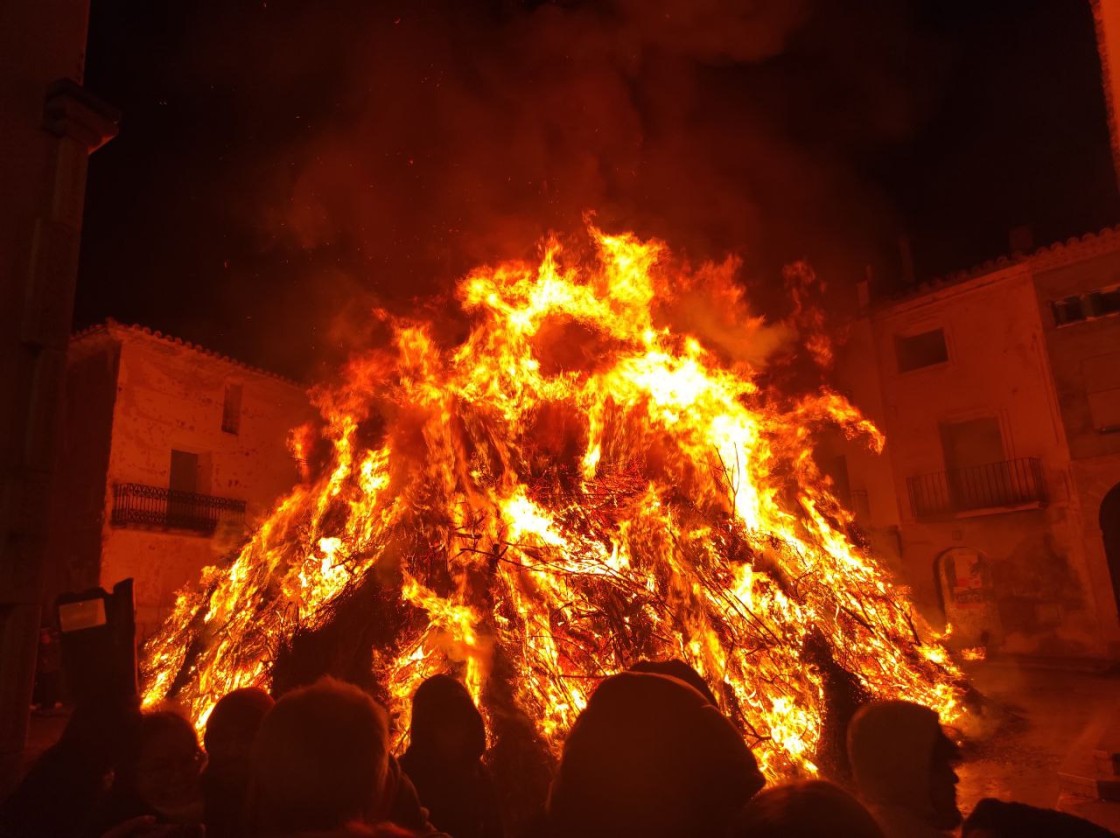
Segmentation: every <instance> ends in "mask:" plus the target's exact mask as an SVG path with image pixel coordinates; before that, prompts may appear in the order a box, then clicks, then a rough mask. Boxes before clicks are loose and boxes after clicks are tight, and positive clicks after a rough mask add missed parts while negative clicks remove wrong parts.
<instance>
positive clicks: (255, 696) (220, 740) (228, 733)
mask: <svg viewBox="0 0 1120 838" xmlns="http://www.w3.org/2000/svg"><path fill="white" fill-rule="evenodd" d="M275 703H276V702H274V701H273V700H272V697H271V696H270V695H269V694H268V693H266V692H265V691H264V690H262V689H258V688H256V687H245V688H243V689H240V690H234V691H233V692H231V693H229V694H227V695H225V696H223V698H222V699H221V701H219V702H218V703H217V704H216V705H214V710H213V711H212V712H211V713H210V718H209V719H207V721H206V734H205V736H204V738H203V743H204V744H205V747H206V755H207V756H208V757H209V759H210V765H209V766H207V767H208V768H209V767H218V766H224V765H227V764H238V765H240V764H242V763H244V764H247V763H248V759H249V752H250V751H251V750H252V747H253V740H254V739H256V738H257V731H258V730H259V729H260V726H261V722H263V721H264V717H265V716H266V715H267V714H268V711H269V710H271V709H272V706H273V705H274V704H275Z"/></svg>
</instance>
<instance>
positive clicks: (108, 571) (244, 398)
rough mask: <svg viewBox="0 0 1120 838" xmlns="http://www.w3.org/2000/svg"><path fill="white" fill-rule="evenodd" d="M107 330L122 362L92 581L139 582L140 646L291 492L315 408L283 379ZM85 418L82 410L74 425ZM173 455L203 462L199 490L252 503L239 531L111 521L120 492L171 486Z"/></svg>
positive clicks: (177, 345) (134, 331)
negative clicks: (178, 600)
mask: <svg viewBox="0 0 1120 838" xmlns="http://www.w3.org/2000/svg"><path fill="white" fill-rule="evenodd" d="M107 332H108V337H107V338H105V339H104V340H105V342H106V343H109V344H112V345H115V347H116V349H115V352H116V353H117V354H118V355H119V363H118V368H117V375H116V377H115V380H114V381H113V382H112V383H111V385H110V386H111V390H112V391H113V392H114V393H115V399H114V400H113V405H112V423H111V428H112V434H111V442H110V443H109V445H108V446H107V452H106V456H105V466H104V469H103V470H102V472H101V486H102V495H101V497H102V501H101V503H102V504H103V507H102V509H103V512H102V515H101V527H100V532H99V536H100V557H99V564H98V566H97V572H96V577H95V581H96V582H97V583H98V584H100V585H101V586H102V587H104V588H106V589H108V588H110V587H112V585H114V584H115V583H116V582H118V581H120V580H121V579H124V578H126V577H130V576H131V577H133V578H134V579H135V598H136V614H137V629H138V633H139V635H140V638H141V639H143V637H144V636H146V635H147V634H149V633H151V632H152V631H153V630H154V629H155V628H156V627H157V626H158V624H159V622H160V621H161V620H162V619H163V618H164V617H165V616H166V614H167V613H168V612H169V610H170V608H171V606H172V605H173V604H174V601H175V594H176V591H178V590H179V589H180V588H182V587H183V586H184V585H187V584H191V583H193V582H194V581H196V580H197V579H198V576H199V573H200V572H201V570H202V569H203V568H204V567H206V566H207V565H210V564H214V563H215V562H218V561H221V560H222V559H223V558H225V557H227V556H229V555H230V554H231V553H232V552H233V551H235V550H236V549H237V547H238V546H239V544H240V542H241V540H242V538H243V536H244V533H245V531H246V529H247V528H249V527H251V526H252V525H253V523H254V522H255V521H256V520H259V519H260V518H261V517H263V516H264V515H265V514H267V512H268V511H269V510H270V509H271V507H272V505H273V504H274V503H275V501H276V500H277V499H278V498H279V497H281V496H282V495H284V494H285V493H286V492H287V491H289V490H290V489H291V488H292V486H294V485H295V483H296V482H297V480H298V473H297V469H296V466H295V463H294V461H293V460H292V457H291V455H290V454H289V452H288V450H287V437H288V433H289V431H290V430H291V429H292V428H293V427H295V426H297V425H299V424H301V423H303V422H305V421H307V420H308V419H309V418H310V417H311V409H310V407H309V405H308V401H307V397H306V394H305V392H304V391H303V389H302V388H300V387H298V386H297V385H295V384H293V383H291V382H289V381H286V380H284V379H280V378H278V377H276V376H272V375H270V374H268V373H265V372H262V371H260V370H255V369H252V368H248V367H245V366H243V365H240V364H238V363H236V362H233V361H231V360H229V359H226V358H222V357H220V356H216V355H213V354H210V353H207V352H205V351H203V350H201V349H199V348H197V347H193V346H191V345H189V344H184V343H182V342H179V341H175V340H172V339H170V338H164V337H160V336H157V335H153V334H151V333H149V332H146V331H144V330H142V329H138V328H130V327H123V326H118V325H116V324H113V325H110V326H109V327H108V329H107ZM87 340H88V339H87ZM83 342H85V341H79V343H83ZM77 371H78V368H77V367H76V366H75V372H77ZM228 385H238V386H240V388H241V396H240V411H239V412H238V418H239V421H238V426H237V432H236V433H231V432H228V431H226V430H223V427H222V425H223V410H224V406H225V399H226V388H227V386H228ZM91 386H93V385H91ZM96 386H101V385H100V384H98V385H96ZM82 421H84V417H83V415H82V411H81V408H80V406H78V405H75V409H74V415H73V417H72V422H76V423H81V422H82ZM173 450H175V451H179V452H184V453H186V454H191V455H195V456H196V457H197V464H198V469H197V480H196V485H195V488H194V491H195V492H197V493H199V494H203V495H209V496H216V497H220V498H230V499H234V500H239V501H244V502H245V503H246V514H245V518H244V526H238V525H237V524H233V525H225V521H224V520H223V524H220V525H219V527H218V528H217V531H216V532H214V533H213V534H212V535H211V534H204V533H197V532H192V531H189V530H186V529H173V528H172V529H167V528H163V527H144V526H139V525H136V524H129V525H127V526H118V525H114V524H113V523H112V514H113V504H114V498H113V487H114V486H116V485H118V484H122V483H137V484H142V485H145V486H151V487H156V488H159V489H167V488H169V486H170V480H171V459H172V451H173Z"/></svg>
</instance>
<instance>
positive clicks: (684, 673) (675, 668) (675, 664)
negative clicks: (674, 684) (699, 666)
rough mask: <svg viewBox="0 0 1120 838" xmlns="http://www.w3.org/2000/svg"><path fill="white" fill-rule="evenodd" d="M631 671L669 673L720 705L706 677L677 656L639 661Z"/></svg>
mask: <svg viewBox="0 0 1120 838" xmlns="http://www.w3.org/2000/svg"><path fill="white" fill-rule="evenodd" d="M630 671H631V672H652V673H653V674H655V675H668V676H669V677H670V678H676V679H677V680H678V681H684V682H685V683H686V684H688V685H689V686H690V687H692V688H693V689H695V690H696V691H697V692H699V693H700V695H702V696H704V698H706V699H708V701H710V702H711V703H712V704H713V705H714V706H716V707H718V706H719V702H718V701H716V695H715V693H713V692H712V688H711V687H709V686H708V682H707V681H705V680H704V677H703V676H702V675H701V674H700V673H699V672H697V671H696V670H695V669H693V668H692V667H691V666H689V665H688V664H687V663H685V662H684V661H682V660H679V659H677V658H673V659H672V660H667V661H638V662H637V663H636V664H634V665H633V666H632V667H630Z"/></svg>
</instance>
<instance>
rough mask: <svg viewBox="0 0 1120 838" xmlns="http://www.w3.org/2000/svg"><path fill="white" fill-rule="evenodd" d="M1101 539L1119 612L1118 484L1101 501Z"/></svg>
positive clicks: (1119, 544) (1119, 510)
mask: <svg viewBox="0 0 1120 838" xmlns="http://www.w3.org/2000/svg"><path fill="white" fill-rule="evenodd" d="M1100 520H1101V538H1102V539H1103V540H1104V555H1105V558H1106V559H1107V560H1108V573H1109V576H1111V577H1112V596H1113V598H1114V599H1115V600H1116V609H1117V611H1118V612H1120V483H1117V484H1116V485H1115V486H1113V487H1112V488H1111V489H1109V490H1108V493H1107V494H1106V495H1105V496H1104V499H1103V500H1102V501H1101V519H1100Z"/></svg>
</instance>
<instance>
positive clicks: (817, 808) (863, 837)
mask: <svg viewBox="0 0 1120 838" xmlns="http://www.w3.org/2000/svg"><path fill="white" fill-rule="evenodd" d="M820 835H827V836H829V838H883V830H881V829H880V828H879V825H878V824H877V823H876V822H875V818H873V817H872V816H871V813H870V812H868V811H867V809H865V808H864V807H863V805H862V804H861V803H860V802H859V801H858V800H856V799H855V798H854V797H852V796H851V795H850V794H848V793H847V792H846V791H844V790H843V789H841V788H839V787H838V786H834V785H833V784H832V783H826V782H824V781H823V780H805V781H802V782H799V783H787V784H785V785H781V786H776V787H774V788H770V789H764V790H763V791H761V792H759V793H758V794H757V795H756V796H755V797H754V799H752V800H751V802H750V803H748V804H747V805H746V806H745V807H744V808H743V811H742V812H740V813H739V815H738V816H737V817H736V818H735V823H734V826H733V827H732V828H731V831H730V832H729V833H728V838H816V836H820Z"/></svg>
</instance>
